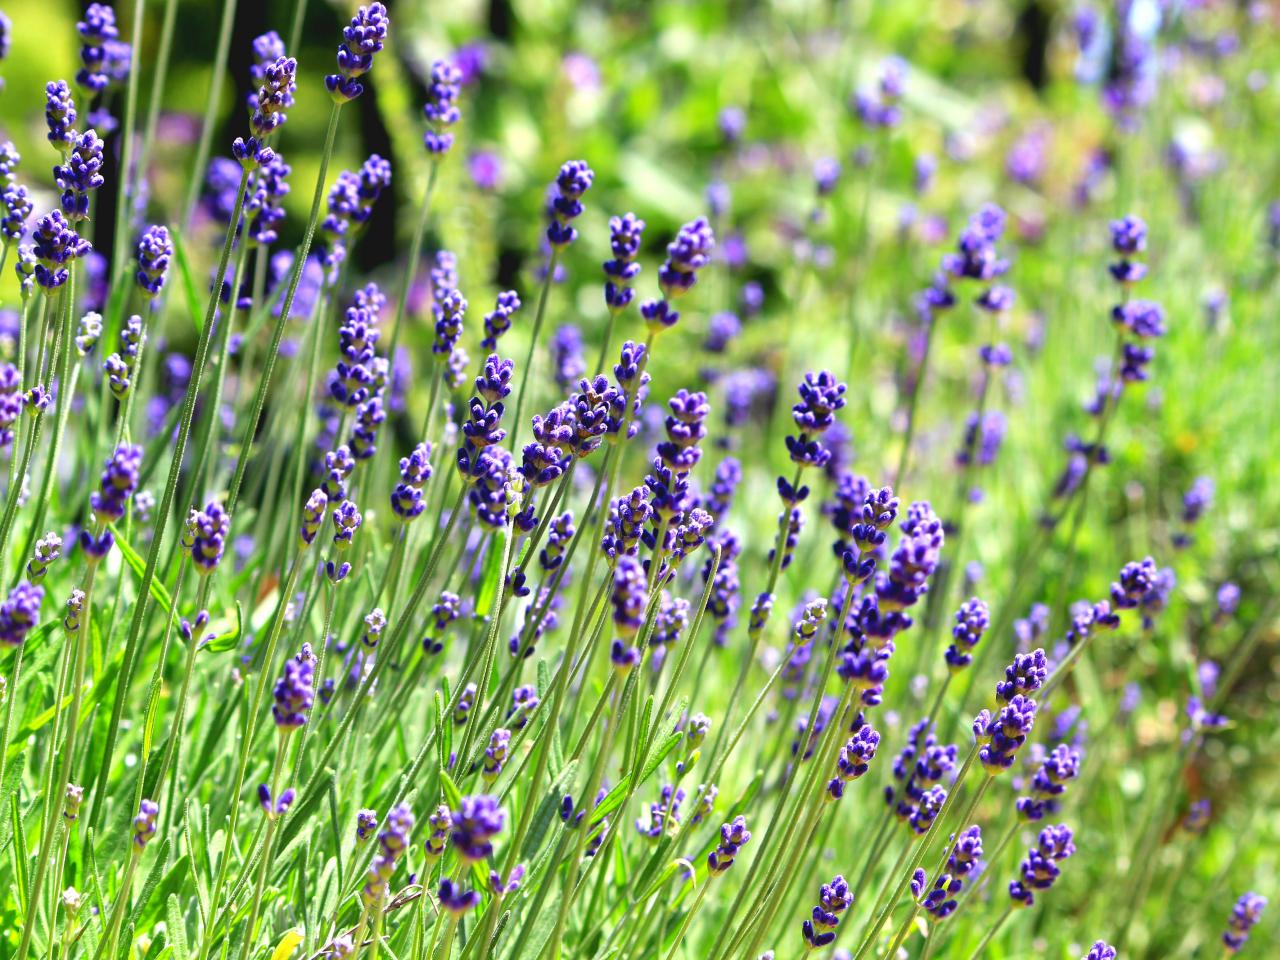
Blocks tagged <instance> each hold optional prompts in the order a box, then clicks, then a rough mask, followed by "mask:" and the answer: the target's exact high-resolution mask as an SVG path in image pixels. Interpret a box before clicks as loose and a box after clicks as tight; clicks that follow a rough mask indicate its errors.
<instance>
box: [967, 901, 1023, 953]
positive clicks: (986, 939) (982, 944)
mask: <svg viewBox="0 0 1280 960" xmlns="http://www.w3.org/2000/svg"><path fill="white" fill-rule="evenodd" d="M1011 913H1013V907H1012V906H1008V907H1005V908H1004V912H1003V913H1001V914H1000V916H998V917H997V918H996V922H995V923H993V924H992V925H991V926H990V927H989V928H988V929H987V932H986V933H985V934H983V937H982V940H981V941H979V943H978V948H977V949H976V950H974V951H973V953H971V954H970V955H969V960H980V958H981V957H983V956H984V955H985V953H986V949H987V947H988V946H989V945H990V944H991V941H992V940H993V939H994V938H995V935H996V934H997V933H999V932H1000V928H1001V927H1003V926H1004V924H1005V921H1006V920H1008V919H1009V915H1010V914H1011Z"/></svg>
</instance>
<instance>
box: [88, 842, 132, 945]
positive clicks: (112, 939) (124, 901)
mask: <svg viewBox="0 0 1280 960" xmlns="http://www.w3.org/2000/svg"><path fill="white" fill-rule="evenodd" d="M140 859H142V851H141V850H140V849H139V848H138V847H136V846H135V847H134V848H133V850H132V851H131V852H130V854H129V864H128V866H126V867H125V868H124V879H122V880H121V881H120V892H119V893H117V894H116V905H115V907H114V908H113V909H112V911H111V927H110V932H109V933H108V935H107V938H106V939H105V940H102V941H99V943H98V951H97V954H96V956H97V957H101V956H106V957H107V958H111V957H115V956H118V954H117V953H116V944H117V943H118V942H119V940H120V924H121V923H122V922H123V921H124V911H125V907H126V906H128V904H129V889H130V887H132V886H133V875H134V873H136V872H137V869H138V861H139V860H140ZM104 946H106V948H107V951H106V953H105V954H104V953H103V952H102V948H103V947H104Z"/></svg>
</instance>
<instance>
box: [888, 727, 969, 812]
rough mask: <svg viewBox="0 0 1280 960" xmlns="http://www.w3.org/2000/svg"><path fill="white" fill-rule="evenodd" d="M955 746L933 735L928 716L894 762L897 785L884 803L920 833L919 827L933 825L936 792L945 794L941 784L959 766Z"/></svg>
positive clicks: (891, 787) (909, 734) (909, 737)
mask: <svg viewBox="0 0 1280 960" xmlns="http://www.w3.org/2000/svg"><path fill="white" fill-rule="evenodd" d="M956 752H957V748H956V745H955V744H953V743H948V744H943V743H941V742H940V741H939V740H938V738H937V736H936V735H935V734H934V732H933V724H932V723H931V722H930V720H929V718H928V717H926V718H924V719H923V720H921V721H920V722H919V723H917V724H916V725H915V726H913V727H912V728H911V730H910V732H909V733H908V734H907V742H906V744H905V745H904V746H903V748H902V752H901V753H899V754H898V756H897V757H896V758H895V759H894V761H893V779H894V781H895V783H894V784H890V785H889V786H886V787H885V788H884V799H885V803H887V804H888V805H889V807H890V808H891V809H892V810H893V815H894V816H895V817H897V818H898V820H899V821H901V822H902V823H905V824H907V825H908V826H909V827H911V829H912V830H913V831H914V832H916V833H919V832H921V831H920V830H919V829H918V827H919V826H920V825H921V824H924V825H925V826H926V829H927V825H928V824H931V823H932V822H933V817H934V816H936V810H935V809H934V808H935V806H937V805H939V803H938V801H939V797H938V794H937V793H936V792H935V791H938V790H941V791H942V797H945V796H946V791H945V790H944V789H943V788H942V786H941V784H942V783H943V782H944V781H946V780H947V779H948V778H949V777H950V776H951V774H952V773H953V772H954V770H955V767H956Z"/></svg>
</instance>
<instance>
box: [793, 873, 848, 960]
mask: <svg viewBox="0 0 1280 960" xmlns="http://www.w3.org/2000/svg"><path fill="white" fill-rule="evenodd" d="M852 905H853V891H852V890H850V889H849V883H848V881H846V880H845V878H844V877H843V876H840V875H839V874H837V875H836V876H835V877H834V878H832V880H831V882H830V883H824V884H823V885H822V886H821V888H819V890H818V902H817V904H816V905H815V906H814V908H813V913H812V915H811V916H810V918H809V919H808V920H806V921H805V922H804V923H803V924H802V925H801V928H800V932H801V935H802V936H803V937H804V943H805V949H807V950H820V949H822V948H823V947H826V946H829V945H830V944H831V943H832V942H833V941H834V940H835V938H836V928H837V927H838V926H840V915H841V914H842V913H844V912H845V911H846V910H848V909H849V907H851V906H852Z"/></svg>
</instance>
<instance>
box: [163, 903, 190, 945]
mask: <svg viewBox="0 0 1280 960" xmlns="http://www.w3.org/2000/svg"><path fill="white" fill-rule="evenodd" d="M164 923H165V930H166V931H167V932H168V935H169V944H170V946H172V947H173V956H174V960H187V957H188V952H187V921H186V918H185V917H184V916H183V915H182V905H181V904H180V903H179V902H178V895H177V894H176V893H171V894H169V897H168V899H167V900H166V901H165V918H164Z"/></svg>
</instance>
